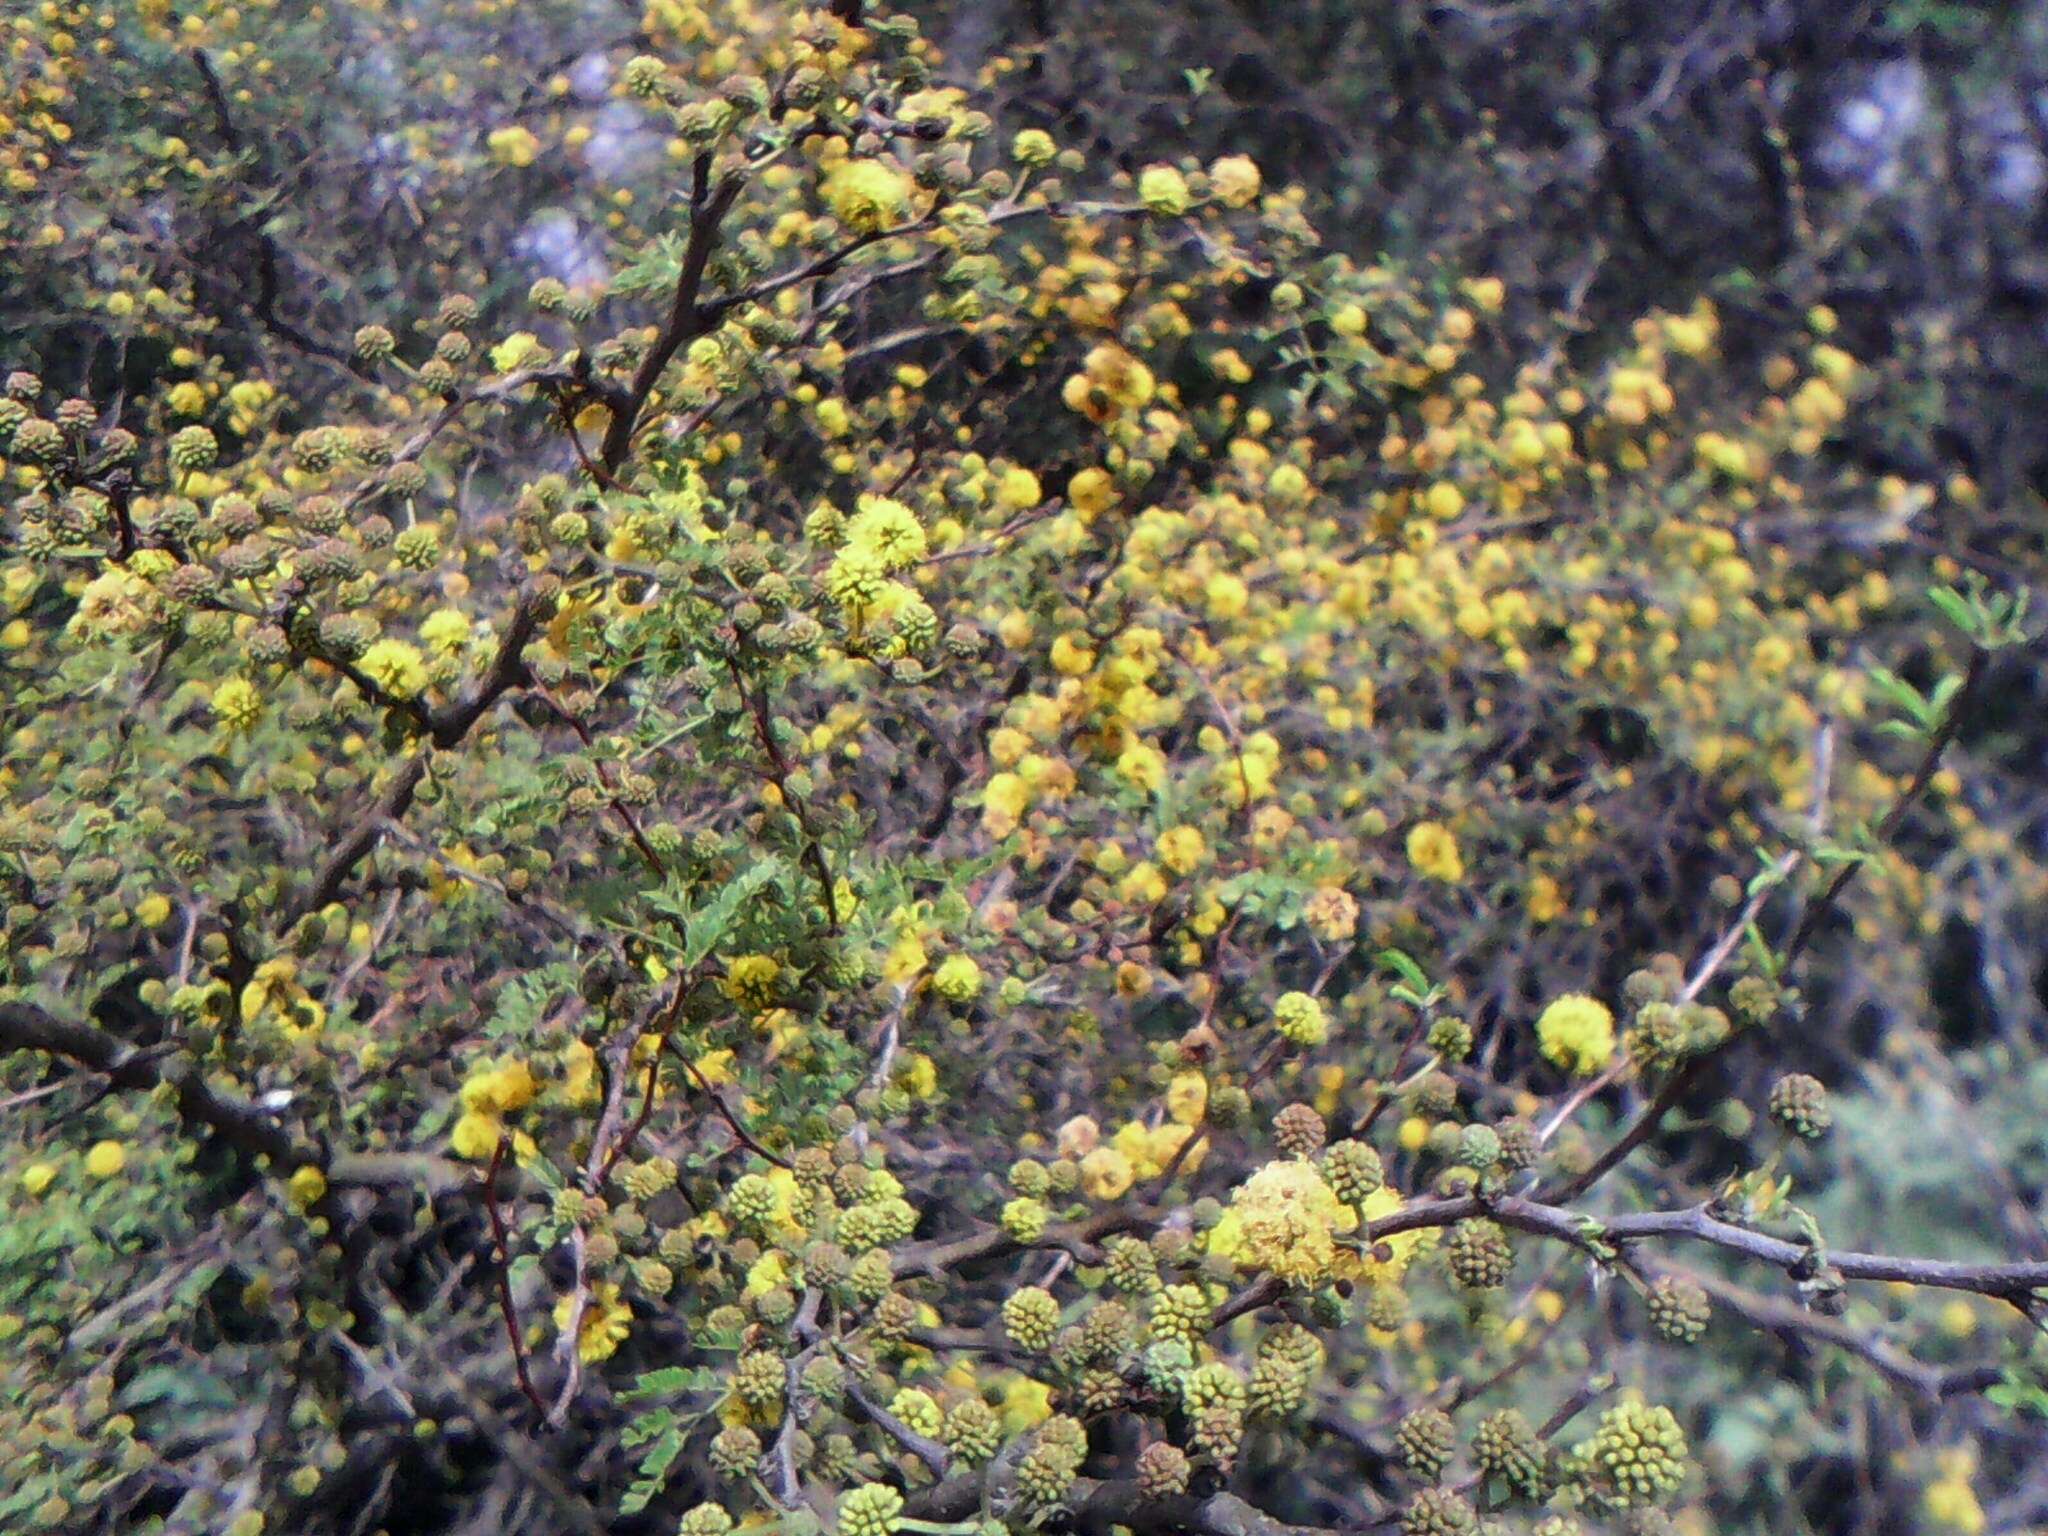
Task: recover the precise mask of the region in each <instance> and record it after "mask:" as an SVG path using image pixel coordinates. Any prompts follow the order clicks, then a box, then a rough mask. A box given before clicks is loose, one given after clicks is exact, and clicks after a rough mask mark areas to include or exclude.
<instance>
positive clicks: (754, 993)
mask: <svg viewBox="0 0 2048 1536" xmlns="http://www.w3.org/2000/svg"><path fill="white" fill-rule="evenodd" d="M781 975H782V966H781V964H780V962H778V961H777V960H776V959H775V957H774V956H773V955H737V956H735V957H734V958H733V960H732V963H731V964H729V965H728V966H726V968H725V995H726V996H727V997H729V998H731V999H732V1000H733V1001H734V1002H736V1003H738V1004H740V1006H742V1007H744V1008H749V1009H751V1010H753V1011H754V1012H756V1013H758V1012H760V1011H761V1010H762V1009H763V1008H766V1007H769V1006H770V1005H771V1004H773V1003H774V1001H775V988H776V981H777V979H778V978H779V977H780V976H781Z"/></svg>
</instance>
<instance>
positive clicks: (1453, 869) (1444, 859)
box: [1408, 821, 1465, 884]
mask: <svg viewBox="0 0 2048 1536" xmlns="http://www.w3.org/2000/svg"><path fill="white" fill-rule="evenodd" d="M1408 862H1409V863H1410V864H1412V865H1414V866H1415V869H1416V871H1417V872H1418V873H1420V874H1423V875H1426V876H1428V877H1429V878H1430V879H1432V880H1442V881H1445V882H1447V883H1450V884H1455V883H1456V882H1458V881H1460V880H1462V879H1464V878H1465V860H1464V858H1463V857H1462V856H1461V855H1460V854H1459V852H1458V840H1457V839H1456V838H1455V837H1453V836H1451V831H1450V828H1448V827H1446V826H1444V825H1443V824H1442V823H1441V822H1435V821H1423V822H1417V823H1416V824H1415V826H1413V827H1411V828H1410V829H1409V832H1408Z"/></svg>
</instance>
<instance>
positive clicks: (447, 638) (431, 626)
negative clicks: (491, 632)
mask: <svg viewBox="0 0 2048 1536" xmlns="http://www.w3.org/2000/svg"><path fill="white" fill-rule="evenodd" d="M473 632H474V627H473V626H472V625H471V624H470V622H469V616H468V615H467V614H465V613H463V612H462V611H461V610H460V609H458V608H436V609H435V610H434V611H433V612H432V613H430V614H428V615H427V616H426V617H425V618H424V619H422V620H421V621H420V639H422V640H424V641H425V642H426V643H427V648H428V649H429V650H431V651H436V652H438V653H439V654H441V655H443V656H453V655H454V654H455V653H456V652H457V651H460V650H461V649H462V648H463V647H464V646H466V645H468V644H469V638H470V635H471V634H472V633H473Z"/></svg>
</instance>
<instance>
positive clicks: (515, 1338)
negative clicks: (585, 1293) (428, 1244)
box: [483, 1135, 548, 1417]
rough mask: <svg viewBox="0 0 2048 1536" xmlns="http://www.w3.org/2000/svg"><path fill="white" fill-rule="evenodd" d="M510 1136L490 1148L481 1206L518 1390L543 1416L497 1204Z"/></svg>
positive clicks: (507, 1238) (507, 1240)
mask: <svg viewBox="0 0 2048 1536" xmlns="http://www.w3.org/2000/svg"><path fill="white" fill-rule="evenodd" d="M511 1147H512V1138H511V1137H509V1136H503V1135H501V1136H499V1138H498V1145H497V1146H496V1147H495V1148H493V1149H492V1151H491V1166H490V1171H489V1172H487V1173H486V1174H485V1175H484V1181H483V1193H484V1209H486V1210H487V1211H489V1212H490V1213H491V1244H492V1247H493V1249H494V1250H495V1252H494V1254H493V1257H495V1258H496V1260H497V1266H498V1277H497V1278H498V1286H497V1290H498V1314H499V1316H500V1317H502V1318H503V1319H504V1321H505V1337H506V1339H507V1340H509V1341H510V1342H511V1345H512V1368H513V1369H514V1370H515V1371H516V1372H518V1375H519V1390H520V1391H521V1392H523V1393H525V1394H526V1400H527V1401H528V1402H530V1403H532V1404H533V1406H534V1407H535V1408H537V1409H539V1410H540V1413H541V1415H542V1416H543V1417H545V1416H546V1414H547V1411H548V1405H547V1402H546V1400H545V1399H544V1398H542V1397H541V1395H540V1390H539V1388H537V1387H535V1386H534V1384H533V1373H532V1372H531V1371H529V1370H528V1369H527V1367H526V1340H525V1339H524V1338H522V1337H521V1336H520V1332H519V1307H518V1303H517V1302H515V1301H514V1300H513V1297H512V1235H511V1233H510V1232H509V1231H508V1230H507V1228H506V1226H505V1213H504V1211H503V1210H502V1209H500V1208H499V1205H498V1175H499V1173H500V1172H501V1171H502V1170H503V1169H504V1167H505V1154H506V1153H507V1152H508V1151H510V1150H511Z"/></svg>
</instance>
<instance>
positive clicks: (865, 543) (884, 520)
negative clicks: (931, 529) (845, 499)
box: [842, 496, 926, 601]
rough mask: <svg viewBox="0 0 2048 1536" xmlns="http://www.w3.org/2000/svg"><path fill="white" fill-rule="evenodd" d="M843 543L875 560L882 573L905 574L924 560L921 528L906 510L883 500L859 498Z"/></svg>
mask: <svg viewBox="0 0 2048 1536" xmlns="http://www.w3.org/2000/svg"><path fill="white" fill-rule="evenodd" d="M846 542H847V545H848V546H849V548H850V549H862V550H866V551H868V552H870V553H871V554H873V555H874V556H876V557H877V558H878V559H879V560H880V561H881V565H882V569H883V570H885V571H901V570H905V569H907V568H909V567H910V566H913V565H915V564H917V562H918V561H920V560H922V559H923V558H924V556H925V548H926V540H925V532H924V525H923V524H922V523H920V522H918V520H917V514H916V513H915V512H913V511H911V510H910V508H908V507H906V506H905V505H904V504H903V503H902V502H900V501H894V500H891V499H890V498H889V497H887V496H863V497H861V498H860V501H859V503H858V508H857V510H856V512H855V514H854V516H853V518H852V519H851V520H850V521H849V522H848V523H847V525H846ZM842 601H843V599H842Z"/></svg>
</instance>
